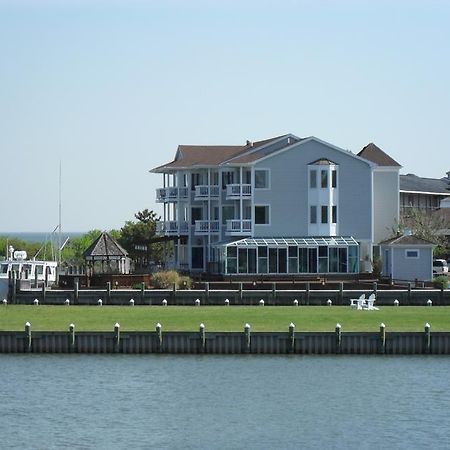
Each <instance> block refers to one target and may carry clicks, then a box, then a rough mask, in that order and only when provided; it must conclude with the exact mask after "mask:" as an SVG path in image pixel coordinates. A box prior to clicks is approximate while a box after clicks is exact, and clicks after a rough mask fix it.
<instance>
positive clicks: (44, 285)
mask: <svg viewBox="0 0 450 450" xmlns="http://www.w3.org/2000/svg"><path fill="white" fill-rule="evenodd" d="M46 297H47V287H46V284H45V283H44V284H43V285H42V295H41V298H42V304H43V305H45V298H46Z"/></svg>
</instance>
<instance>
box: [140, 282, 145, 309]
mask: <svg viewBox="0 0 450 450" xmlns="http://www.w3.org/2000/svg"><path fill="white" fill-rule="evenodd" d="M144 299H145V283H144V282H142V283H141V303H142V304H144Z"/></svg>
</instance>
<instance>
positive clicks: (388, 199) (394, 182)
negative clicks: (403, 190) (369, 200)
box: [373, 169, 399, 244]
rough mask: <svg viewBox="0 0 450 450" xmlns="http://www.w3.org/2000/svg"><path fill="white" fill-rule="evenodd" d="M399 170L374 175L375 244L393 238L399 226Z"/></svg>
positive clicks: (376, 172)
mask: <svg viewBox="0 0 450 450" xmlns="http://www.w3.org/2000/svg"><path fill="white" fill-rule="evenodd" d="M398 177H399V174H398V170H396V169H393V170H392V171H381V172H378V171H375V172H374V174H373V203H374V206H373V209H374V212H373V214H374V243H375V244H377V243H378V242H380V241H383V240H386V239H388V238H389V237H391V236H392V231H393V230H394V228H395V227H396V226H397V225H398V221H399V217H398V211H399V196H398Z"/></svg>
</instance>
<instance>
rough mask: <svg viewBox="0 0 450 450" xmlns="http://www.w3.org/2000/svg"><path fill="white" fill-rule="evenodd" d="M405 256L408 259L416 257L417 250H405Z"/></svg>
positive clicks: (417, 255)
mask: <svg viewBox="0 0 450 450" xmlns="http://www.w3.org/2000/svg"><path fill="white" fill-rule="evenodd" d="M405 257H406V258H408V259H417V258H419V250H417V249H414V250H413V249H408V250H405Z"/></svg>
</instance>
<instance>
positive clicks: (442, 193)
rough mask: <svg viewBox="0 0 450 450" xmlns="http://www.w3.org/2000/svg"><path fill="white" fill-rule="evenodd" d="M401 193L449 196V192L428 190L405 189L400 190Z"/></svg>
mask: <svg viewBox="0 0 450 450" xmlns="http://www.w3.org/2000/svg"><path fill="white" fill-rule="evenodd" d="M399 192H400V194H425V195H441V196H443V197H448V192H447V193H444V192H426V191H405V190H404V189H400V190H399Z"/></svg>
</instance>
